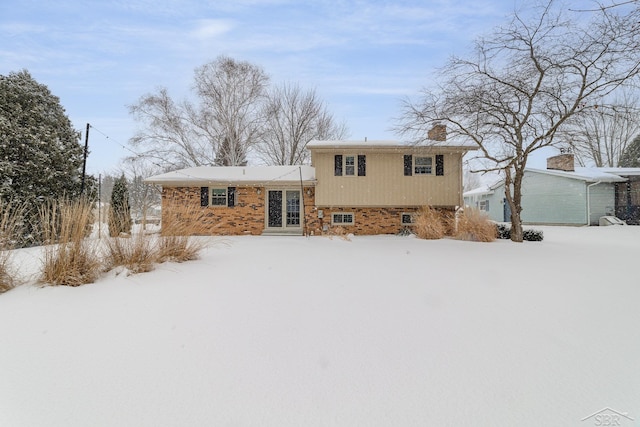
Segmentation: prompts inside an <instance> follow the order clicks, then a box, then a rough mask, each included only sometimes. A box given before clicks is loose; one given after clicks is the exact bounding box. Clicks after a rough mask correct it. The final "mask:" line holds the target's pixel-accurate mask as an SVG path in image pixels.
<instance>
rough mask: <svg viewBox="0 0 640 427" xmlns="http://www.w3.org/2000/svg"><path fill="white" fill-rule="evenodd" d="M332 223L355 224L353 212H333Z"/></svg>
mask: <svg viewBox="0 0 640 427" xmlns="http://www.w3.org/2000/svg"><path fill="white" fill-rule="evenodd" d="M331 224H335V225H353V214H352V213H343V212H336V213H332V214H331Z"/></svg>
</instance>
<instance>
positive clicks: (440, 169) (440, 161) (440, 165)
mask: <svg viewBox="0 0 640 427" xmlns="http://www.w3.org/2000/svg"><path fill="white" fill-rule="evenodd" d="M436 175H439V176H442V175H444V156H443V155H442V154H436Z"/></svg>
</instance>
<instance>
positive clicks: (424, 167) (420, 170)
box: [413, 156, 433, 175]
mask: <svg viewBox="0 0 640 427" xmlns="http://www.w3.org/2000/svg"><path fill="white" fill-rule="evenodd" d="M432 168H433V157H418V156H415V157H414V158H413V173H414V174H416V175H431V171H432Z"/></svg>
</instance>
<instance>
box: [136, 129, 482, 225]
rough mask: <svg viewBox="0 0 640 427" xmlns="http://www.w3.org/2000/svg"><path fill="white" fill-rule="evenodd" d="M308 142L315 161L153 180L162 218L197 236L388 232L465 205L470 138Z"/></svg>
mask: <svg viewBox="0 0 640 427" xmlns="http://www.w3.org/2000/svg"><path fill="white" fill-rule="evenodd" d="M436 130H439V131H440V133H437V132H436V133H435V134H433V135H432V134H430V137H433V140H432V141H430V142H429V143H426V144H424V145H411V144H405V143H401V142H396V141H366V140H365V141H311V142H310V143H309V144H308V145H307V148H308V149H309V150H310V152H311V163H312V165H311V166H306V165H305V166H199V167H193V168H187V169H181V170H177V171H173V172H169V173H165V174H162V175H157V176H154V177H150V178H148V179H147V180H146V182H148V183H152V184H158V185H161V186H162V222H163V224H167V223H171V222H173V221H181V222H183V223H188V224H189V228H190V229H191V232H192V233H193V234H199V235H244V234H250V235H264V234H295V235H322V234H327V233H332V232H335V231H336V229H340V230H341V232H345V233H353V234H358V235H363V234H394V233H398V232H400V231H402V230H403V229H405V228H407V227H411V224H412V223H413V218H414V214H415V212H416V211H418V210H419V209H420V208H421V207H422V206H431V207H434V208H436V209H439V210H441V211H443V212H453V211H455V209H456V208H457V207H459V206H462V204H463V198H462V157H463V156H464V154H465V153H466V152H467V151H469V150H472V149H474V146H472V145H470V144H454V143H450V142H448V141H447V140H446V137H445V136H444V135H445V134H444V129H443V128H439V129H436Z"/></svg>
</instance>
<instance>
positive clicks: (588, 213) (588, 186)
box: [587, 181, 602, 225]
mask: <svg viewBox="0 0 640 427" xmlns="http://www.w3.org/2000/svg"><path fill="white" fill-rule="evenodd" d="M601 182H602V181H596V182H594V183H593V184H589V185H587V225H591V187H593V186H594V185H598V184H600V183H601Z"/></svg>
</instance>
